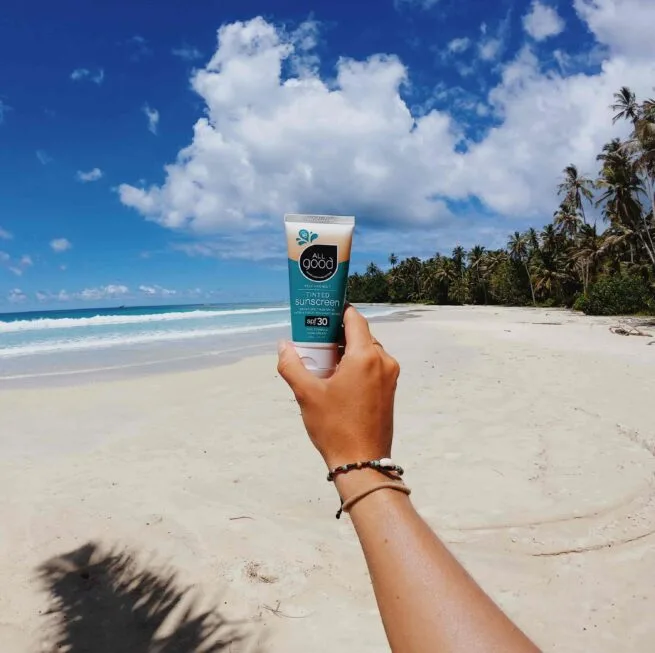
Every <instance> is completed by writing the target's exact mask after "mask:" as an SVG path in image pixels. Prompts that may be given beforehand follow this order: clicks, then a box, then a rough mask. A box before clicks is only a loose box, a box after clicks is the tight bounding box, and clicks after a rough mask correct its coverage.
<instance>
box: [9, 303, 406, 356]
mask: <svg viewBox="0 0 655 653" xmlns="http://www.w3.org/2000/svg"><path fill="white" fill-rule="evenodd" d="M395 310H396V309H393V308H391V307H382V306H380V307H377V306H368V307H367V306H364V307H362V311H363V312H364V314H365V315H367V316H369V317H375V316H383V315H388V314H390V313H393V312H394V311H395ZM289 323H290V321H289V307H288V305H282V304H216V305H210V306H207V305H198V306H148V307H145V306H137V307H130V308H126V307H115V308H100V309H79V310H70V311H43V312H31V313H4V314H0V367H2V365H1V361H3V360H5V361H8V359H20V358H25V357H30V358H32V357H37V356H43V355H46V354H50V355H52V354H66V353H68V352H70V353H72V352H89V353H91V352H93V351H94V350H96V351H99V350H110V351H111V350H115V351H119V350H120V351H122V352H124V351H127V350H129V349H130V348H137V347H139V346H141V347H143V346H149V347H151V348H152V347H156V346H157V345H159V346H160V347H164V346H165V347H166V348H167V349H169V348H170V347H174V346H175V344H176V343H184V342H187V343H188V342H190V341H194V340H199V341H200V339H204V340H203V342H206V340H207V339H209V340H210V341H212V340H213V341H220V343H221V344H225V343H226V342H228V343H229V341H230V339H231V338H238V339H239V341H240V342H243V340H244V336H247V335H248V334H260V336H261V334H262V333H265V332H267V331H270V332H271V333H272V332H273V331H274V330H275V329H277V330H282V329H284V328H285V327H288V326H289Z"/></svg>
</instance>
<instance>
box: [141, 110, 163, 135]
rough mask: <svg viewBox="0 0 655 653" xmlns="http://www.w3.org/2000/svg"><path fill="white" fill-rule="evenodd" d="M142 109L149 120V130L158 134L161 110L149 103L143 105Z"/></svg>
mask: <svg viewBox="0 0 655 653" xmlns="http://www.w3.org/2000/svg"><path fill="white" fill-rule="evenodd" d="M142 111H143V113H144V114H145V116H146V118H147V120H148V131H150V132H152V133H153V134H156V133H157V127H158V126H159V111H157V109H151V108H150V107H149V106H148V105H147V104H144V105H143V108H142Z"/></svg>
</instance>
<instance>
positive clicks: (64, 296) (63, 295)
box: [34, 290, 74, 302]
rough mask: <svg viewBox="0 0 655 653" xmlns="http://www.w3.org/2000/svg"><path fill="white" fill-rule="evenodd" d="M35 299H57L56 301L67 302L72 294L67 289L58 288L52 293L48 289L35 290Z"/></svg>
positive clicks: (43, 300)
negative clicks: (57, 290) (58, 289)
mask: <svg viewBox="0 0 655 653" xmlns="http://www.w3.org/2000/svg"><path fill="white" fill-rule="evenodd" d="M34 296H35V297H36V299H37V300H38V301H40V302H45V301H53V300H54V301H58V302H69V301H70V300H71V299H73V298H74V295H71V294H70V293H69V292H68V291H67V290H60V291H59V292H57V293H52V292H50V291H43V290H37V291H36V293H34Z"/></svg>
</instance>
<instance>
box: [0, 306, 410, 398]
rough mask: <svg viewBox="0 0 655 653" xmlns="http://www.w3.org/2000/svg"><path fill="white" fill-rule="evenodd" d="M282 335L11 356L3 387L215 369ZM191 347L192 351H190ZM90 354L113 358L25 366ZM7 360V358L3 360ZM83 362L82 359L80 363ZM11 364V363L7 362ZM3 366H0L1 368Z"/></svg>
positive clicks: (262, 349)
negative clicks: (166, 352)
mask: <svg viewBox="0 0 655 653" xmlns="http://www.w3.org/2000/svg"><path fill="white" fill-rule="evenodd" d="M368 306H374V307H381V308H382V307H384V308H394V309H397V311H396V312H394V313H391V314H390V315H384V316H377V317H373V318H370V321H371V323H373V324H375V323H382V322H388V321H392V322H402V321H403V320H405V319H408V318H409V317H411V314H412V313H413V312H416V311H417V310H420V308H419V307H418V305H417V307H416V308H414V307H413V306H410V305H406V304H403V305H391V304H388V305H382V304H380V305H378V304H370V305H368ZM282 338H287V339H288V338H290V333H289V327H287V326H285V327H275V328H271V329H263V330H262V331H260V332H256V333H253V334H248V335H242V336H239V335H234V336H230V338H229V340H230V341H231V344H230V345H228V346H226V347H221V346H220V344H219V343H220V340H221V338H220V337H215V336H214V337H212V336H208V337H205V338H197V339H195V340H192V341H190V342H185V341H183V340H180V341H173V342H172V348H174V349H176V350H177V351H179V352H180V353H179V354H178V355H173V356H168V357H166V358H157V359H153V360H138V358H139V356H140V355H142V353H143V352H147V351H148V347H147V346H141V347H140V346H138V345H131V346H128V347H123V348H122V349H120V350H119V352H118V353H119V354H121V355H124V356H127V358H130V357H131V358H132V359H133V360H129V361H125V362H120V363H118V364H114V363H111V362H110V361H109V359H111V358H112V356H113V355H115V353H116V351H115V350H114V349H112V348H107V349H104V350H91V351H90V352H89V351H87V352H84V353H79V352H66V353H64V354H36V355H33V356H29V357H20V358H18V357H17V358H14V359H9V360H11V364H12V367H14V368H16V371H14V372H13V373H11V372H10V373H8V374H5V373H3V372H1V371H0V393H1V392H2V391H4V390H10V389H13V388H43V387H53V386H54V387H56V386H58V385H66V386H76V385H83V384H85V383H98V382H103V381H120V380H121V379H126V378H134V377H138V376H153V375H158V374H169V373H176V372H190V371H194V370H202V369H209V368H212V367H219V366H224V365H229V364H232V363H235V362H237V361H239V360H242V359H244V358H249V357H252V356H262V355H266V354H270V353H272V352H275V347H276V343H277V341H278V340H280V339H282ZM203 341H206V342H207V344H208V348H207V349H206V350H204V351H197V348H198V345H199V344H201V343H202V342H203ZM155 346H156V347H161V343H156V345H155ZM185 349H186V351H185ZM89 355H90V356H92V357H95V358H96V359H99V360H103V359H105V360H107V363H105V364H104V365H103V364H101V365H98V364H91V365H90V366H88V367H76V366H73V367H72V368H69V369H61V370H52V369H45V370H44V371H25V372H22V371H20V369H18V368H20V361H21V360H24V361H26V363H27V365H28V366H29V365H30V364H31V365H34V364H35V363H36V364H37V365H38V364H39V363H40V362H42V361H43V360H44V358H39V357H42V356H43V357H51V358H52V357H54V358H57V357H58V356H59V357H61V358H68V359H71V358H72V359H73V360H74V359H76V358H77V359H81V360H82V361H83V360H84V359H85V358H88V357H89ZM0 363H2V361H0ZM79 364H80V363H78V365H79ZM5 367H7V363H5ZM1 369H2V368H1V367H0V370H1Z"/></svg>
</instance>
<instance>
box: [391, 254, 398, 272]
mask: <svg viewBox="0 0 655 653" xmlns="http://www.w3.org/2000/svg"><path fill="white" fill-rule="evenodd" d="M397 264H398V257H397V256H396V255H395V254H394V253H393V252H391V254H389V265H390V266H391V267H392V268H395V267H396V265H397Z"/></svg>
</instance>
